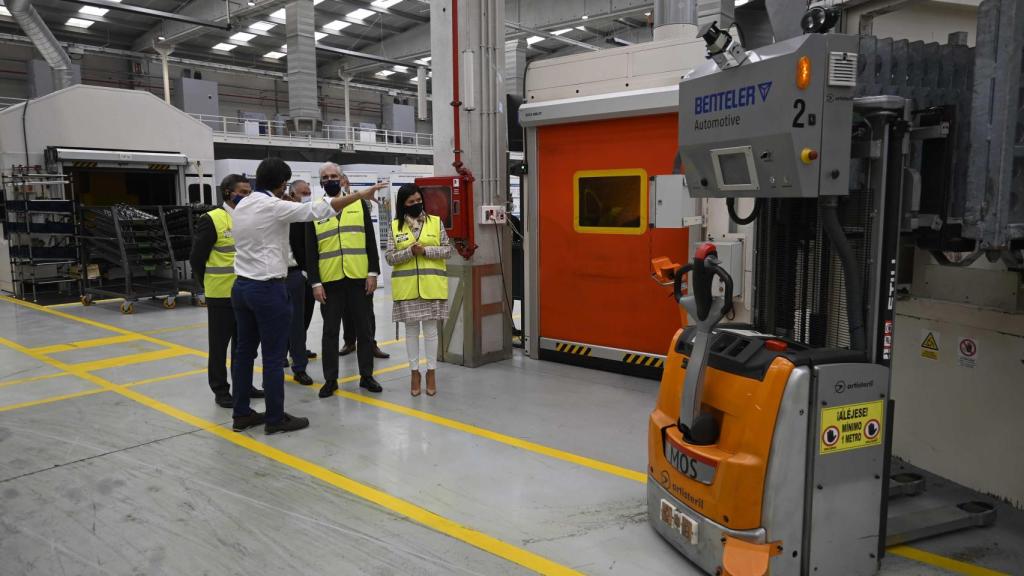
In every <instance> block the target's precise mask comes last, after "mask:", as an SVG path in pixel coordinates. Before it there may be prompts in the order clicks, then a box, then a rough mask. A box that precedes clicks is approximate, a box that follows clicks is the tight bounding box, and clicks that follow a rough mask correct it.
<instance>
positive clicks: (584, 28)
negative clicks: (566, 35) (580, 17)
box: [576, 26, 587, 32]
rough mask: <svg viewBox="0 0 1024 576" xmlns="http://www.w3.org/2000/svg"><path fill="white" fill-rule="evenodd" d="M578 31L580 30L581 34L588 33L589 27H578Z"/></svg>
mask: <svg viewBox="0 0 1024 576" xmlns="http://www.w3.org/2000/svg"><path fill="white" fill-rule="evenodd" d="M576 29H577V30H579V31H580V32H586V31H587V27H586V26H577V27H576Z"/></svg>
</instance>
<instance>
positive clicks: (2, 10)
mask: <svg viewBox="0 0 1024 576" xmlns="http://www.w3.org/2000/svg"><path fill="white" fill-rule="evenodd" d="M10 15H11V11H10V10H8V9H7V7H6V6H3V5H0V16H10Z"/></svg>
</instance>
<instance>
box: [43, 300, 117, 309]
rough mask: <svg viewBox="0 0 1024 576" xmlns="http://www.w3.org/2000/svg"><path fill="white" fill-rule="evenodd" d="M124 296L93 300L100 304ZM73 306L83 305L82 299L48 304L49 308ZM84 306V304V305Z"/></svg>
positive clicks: (94, 302)
mask: <svg viewBox="0 0 1024 576" xmlns="http://www.w3.org/2000/svg"><path fill="white" fill-rule="evenodd" d="M122 300H124V298H104V299H102V300H93V301H92V303H93V304H99V303H101V302H120V301H122ZM72 306H83V304H82V302H81V300H79V301H78V302H64V303H62V304H47V305H46V307H47V308H71V307H72ZM83 307H84V306H83Z"/></svg>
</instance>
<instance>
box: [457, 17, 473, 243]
mask: <svg viewBox="0 0 1024 576" xmlns="http://www.w3.org/2000/svg"><path fill="white" fill-rule="evenodd" d="M459 66H460V62H459V0H452V126H453V129H454V131H455V136H454V138H455V150H453V152H454V153H455V161H454V162H452V166H453V167H454V168H455V172H456V173H458V175H459V176H460V177H461V178H462V181H463V182H464V187H465V188H464V190H463V195H464V198H463V206H462V209H463V210H468V213H466V214H465V215H464V216H463V218H465V221H466V239H465V243H464V244H462V245H461V246H460V245H459V244H458V243H456V245H455V249H456V250H457V251H458V253H459V255H461V256H462V257H463V258H465V259H466V260H469V259H470V258H472V257H473V253H474V252H476V248H477V246H476V242H475V241H474V239H475V236H476V234H475V230H474V228H475V227H476V225H475V223H474V222H473V210H474V204H473V181H474V180H476V178H474V177H473V172H472V171H470V169H469V168H467V167H466V166H465V165H464V164H463V163H462V131H461V128H460V124H459V108H461V107H462V99H461V98H460V97H459Z"/></svg>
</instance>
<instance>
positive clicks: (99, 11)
mask: <svg viewBox="0 0 1024 576" xmlns="http://www.w3.org/2000/svg"><path fill="white" fill-rule="evenodd" d="M78 12H79V13H80V14H89V15H91V16H103V15H104V14H106V13H107V12H110V10H107V9H106V8H97V7H95V6H82V7H81V8H79V9H78Z"/></svg>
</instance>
